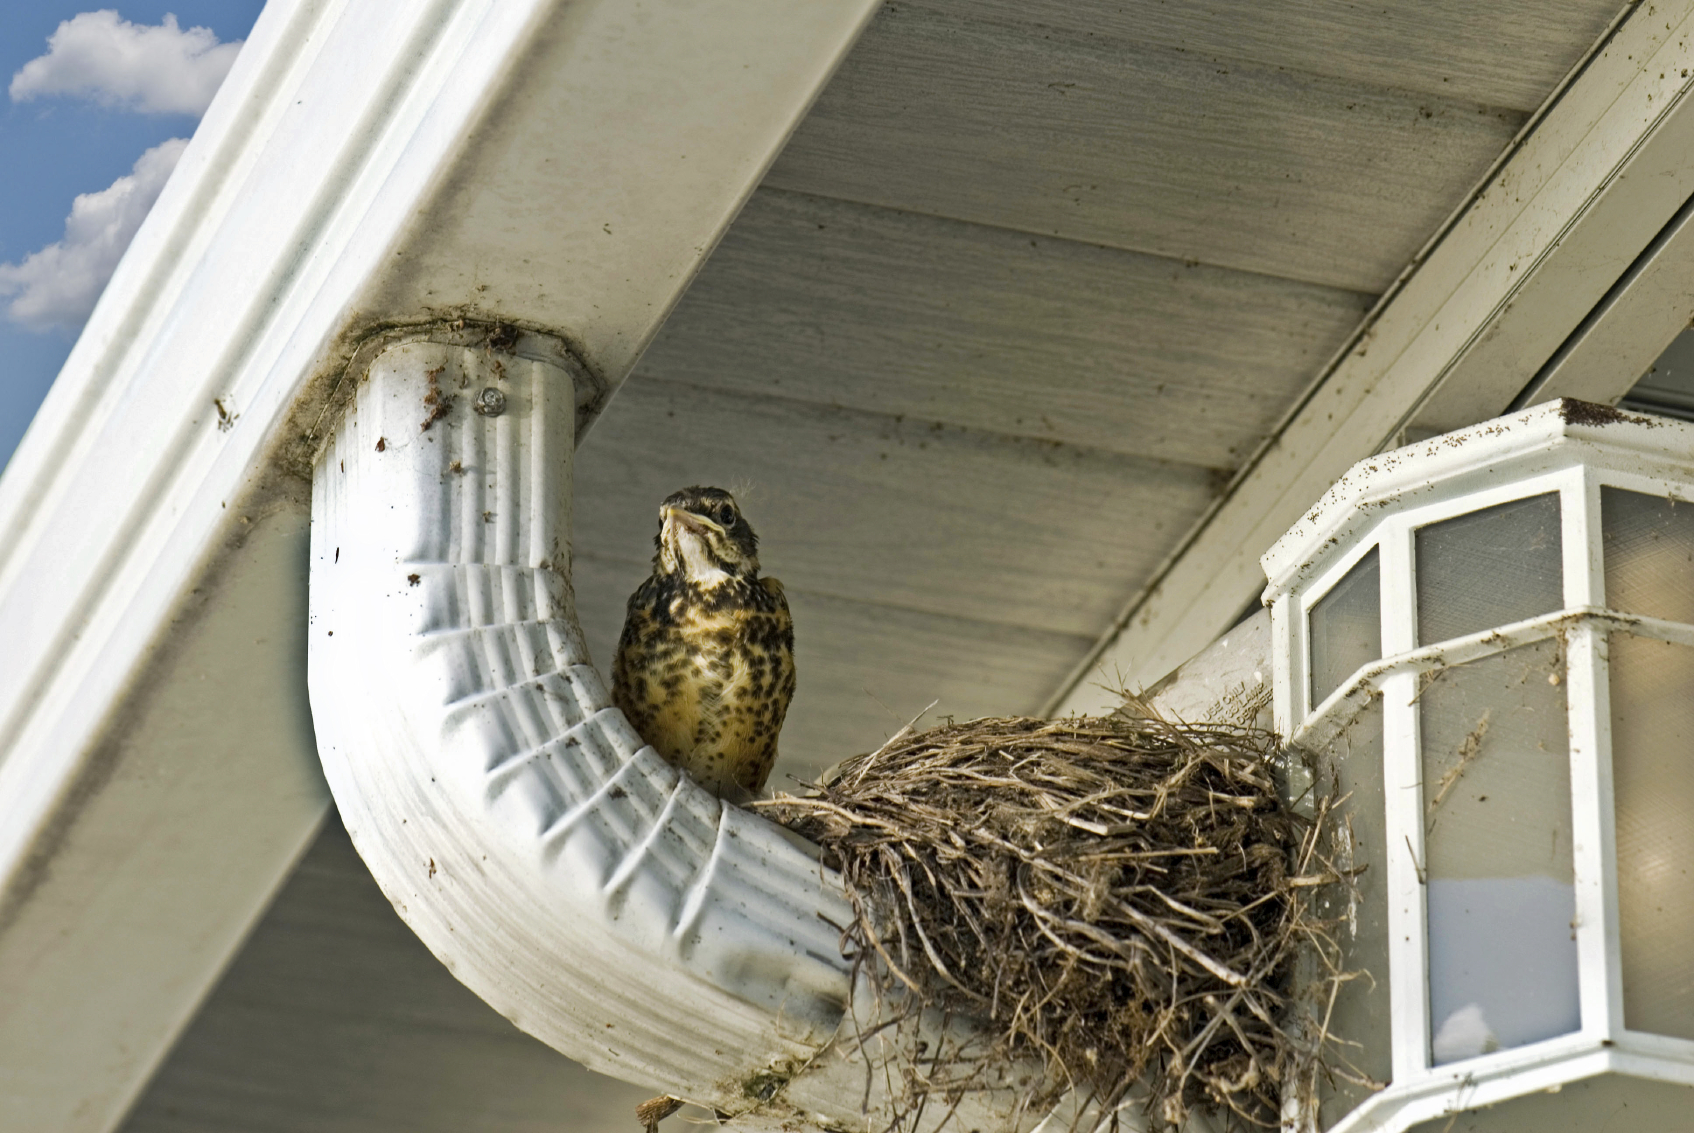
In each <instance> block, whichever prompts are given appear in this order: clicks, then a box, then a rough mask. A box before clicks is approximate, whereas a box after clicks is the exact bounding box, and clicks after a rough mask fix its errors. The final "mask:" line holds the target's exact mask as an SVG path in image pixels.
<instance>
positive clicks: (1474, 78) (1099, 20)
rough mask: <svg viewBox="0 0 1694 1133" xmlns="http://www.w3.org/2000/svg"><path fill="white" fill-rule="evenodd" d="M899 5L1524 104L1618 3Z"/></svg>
mask: <svg viewBox="0 0 1694 1133" xmlns="http://www.w3.org/2000/svg"><path fill="white" fill-rule="evenodd" d="M900 6H901V7H906V8H913V9H920V10H929V11H934V12H938V13H941V14H943V15H947V16H952V17H968V18H970V19H974V20H980V21H989V22H995V23H1003V24H1006V25H1007V26H1010V27H1016V28H1021V29H1024V30H1025V32H1026V34H1029V35H1031V36H1039V35H1041V34H1042V33H1043V31H1045V30H1048V29H1062V30H1064V31H1069V32H1075V33H1081V34H1085V35H1091V36H1099V37H1101V38H1104V39H1117V40H1127V41H1131V42H1136V43H1143V44H1148V45H1159V46H1164V47H1175V48H1180V49H1182V50H1183V51H1189V52H1193V53H1195V54H1198V55H1202V56H1205V57H1207V58H1212V59H1228V60H1234V61H1239V62H1255V63H1263V64H1268V65H1270V66H1273V67H1285V68H1287V69H1289V70H1291V71H1304V72H1307V73H1309V74H1313V75H1328V76H1330V77H1333V78H1338V79H1346V80H1350V81H1352V82H1356V83H1359V84H1361V85H1364V86H1369V87H1375V88H1379V87H1384V86H1386V87H1392V88H1396V89H1399V90H1406V91H1417V92H1421V93H1423V94H1431V95H1437V96H1439V97H1442V98H1449V99H1462V100H1466V101H1471V102H1477V103H1480V104H1483V105H1485V106H1499V107H1507V108H1512V109H1516V110H1521V111H1531V110H1534V109H1535V108H1537V107H1538V106H1540V105H1541V103H1542V101H1543V100H1544V99H1546V97H1547V95H1548V94H1549V93H1550V92H1551V91H1552V89H1553V87H1554V86H1555V85H1556V84H1557V83H1558V82H1559V80H1560V79H1562V78H1563V77H1564V76H1565V73H1566V72H1568V71H1569V70H1570V69H1571V67H1573V66H1575V64H1576V62H1577V61H1578V60H1579V59H1580V58H1581V57H1582V53H1583V51H1584V50H1586V49H1587V48H1588V46H1589V45H1590V44H1592V43H1593V42H1594V41H1595V40H1596V39H1598V38H1599V36H1600V35H1601V34H1602V33H1603V32H1604V31H1605V29H1606V26H1607V25H1608V24H1609V23H1610V22H1611V20H1612V18H1613V17H1614V16H1615V15H1617V13H1618V11H1619V10H1620V9H1621V8H1622V7H1623V5H1622V4H1621V3H1620V0H1495V2H1491V3H1477V2H1476V0H1409V2H1408V0H1398V2H1396V3H1375V4H1337V3H1335V2H1334V0H1199V2H1195V0H1182V2H1179V3H1168V2H1166V3H1155V2H1149V0H1066V2H1065V3H1062V4H1054V3H1031V2H1030V0H900Z"/></svg>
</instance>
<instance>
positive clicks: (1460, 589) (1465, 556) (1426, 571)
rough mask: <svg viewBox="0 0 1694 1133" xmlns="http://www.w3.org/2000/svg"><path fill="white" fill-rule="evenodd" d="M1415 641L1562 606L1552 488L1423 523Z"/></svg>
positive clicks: (1419, 538) (1556, 505)
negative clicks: (1467, 512) (1442, 519)
mask: <svg viewBox="0 0 1694 1133" xmlns="http://www.w3.org/2000/svg"><path fill="white" fill-rule="evenodd" d="M1417 555H1418V641H1419V643H1420V644H1424V645H1428V644H1431V643H1433V642H1437V641H1446V640H1447V639H1449V638H1453V637H1463V636H1464V635H1465V634H1467V633H1476V632H1477V631H1479V630H1485V629H1488V628H1489V627H1491V626H1498V625H1505V624H1506V623H1508V622H1515V621H1521V620H1523V619H1524V618H1533V617H1535V616H1536V615H1537V614H1548V613H1552V612H1553V611H1554V610H1557V609H1560V608H1562V607H1563V606H1564V604H1565V598H1564V586H1565V572H1564V561H1563V558H1562V556H1561V554H1560V551H1559V497H1558V494H1557V493H1549V494H1547V495H1545V496H1531V497H1530V498H1529V499H1527V500H1513V501H1512V502H1511V503H1509V504H1500V505H1498V506H1497V507H1491V508H1484V509H1483V510H1481V511H1473V512H1471V513H1470V514H1469V515H1461V516H1457V517H1455V518H1453V519H1449V520H1446V521H1444V522H1441V523H1432V524H1430V525H1429V526H1428V527H1420V528H1419V529H1418V533H1417Z"/></svg>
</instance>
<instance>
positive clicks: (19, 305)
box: [0, 138, 188, 331]
mask: <svg viewBox="0 0 1694 1133" xmlns="http://www.w3.org/2000/svg"><path fill="white" fill-rule="evenodd" d="M187 145H188V140H187V139H186V138H172V139H170V140H169V141H165V142H160V143H159V144H158V145H156V146H154V147H153V148H152V149H150V150H148V151H147V152H146V153H144V154H142V155H141V156H140V157H139V158H137V159H136V162H135V168H134V169H133V170H132V171H131V172H130V173H128V174H126V175H125V176H123V177H119V178H118V179H117V180H116V181H113V182H112V184H111V185H110V186H109V187H107V188H105V189H101V190H100V191H99V192H98V193H83V194H81V195H80V196H78V197H77V199H76V201H75V202H74V203H73V204H72V205H71V215H70V216H68V217H66V218H65V238H64V239H63V240H60V241H58V242H57V243H54V244H49V245H47V247H45V248H43V249H41V250H40V251H39V252H31V253H30V254H29V255H28V256H25V257H24V260H23V262H22V263H17V264H0V296H15V298H13V299H12V301H11V303H10V304H8V305H7V308H6V313H7V314H8V315H10V316H11V318H12V320H13V321H14V322H18V323H22V324H23V325H24V326H26V327H29V328H30V329H31V330H48V329H50V328H53V327H64V328H66V329H69V330H73V331H74V330H76V329H77V328H78V327H80V326H81V325H82V324H83V322H84V321H85V320H86V319H87V318H88V313H89V312H90V311H92V310H93V309H94V301H95V300H96V299H98V298H100V292H101V291H102V290H104V289H105V286H106V281H107V280H109V279H111V278H112V272H113V270H115V269H116V268H117V266H118V260H119V259H120V258H122V256H123V254H124V249H125V248H128V247H129V242H130V240H131V238H133V237H134V236H135V230H136V229H138V228H140V227H141V222H142V220H143V219H144V218H145V217H146V216H147V210H148V209H150V208H152V207H153V202H154V201H156V200H157V199H158V198H159V191H160V190H161V189H163V188H164V187H165V181H166V180H167V179H168V178H169V177H170V175H171V170H172V169H175V168H176V163H177V159H178V158H180V157H181V156H182V151H183V149H184V148H186V147H187Z"/></svg>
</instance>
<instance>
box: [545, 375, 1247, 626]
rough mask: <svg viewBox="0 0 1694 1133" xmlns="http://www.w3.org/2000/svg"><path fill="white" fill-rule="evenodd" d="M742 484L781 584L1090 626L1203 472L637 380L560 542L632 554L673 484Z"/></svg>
mask: <svg viewBox="0 0 1694 1133" xmlns="http://www.w3.org/2000/svg"><path fill="white" fill-rule="evenodd" d="M700 483H710V484H718V485H720V486H722V487H726V488H730V489H732V490H733V489H736V488H737V487H738V486H739V487H745V488H750V489H751V490H750V491H746V492H743V496H744V502H745V503H746V505H747V511H748V514H749V515H750V516H751V518H752V520H753V525H754V527H755V528H757V530H758V531H759V534H760V536H761V538H762V539H763V541H764V542H763V546H762V548H761V552H760V553H761V557H762V558H763V560H764V563H765V567H766V569H767V570H768V571H769V572H770V573H772V574H775V575H776V576H777V577H779V578H781V579H782V580H783V581H784V582H785V583H787V584H789V585H791V586H794V587H795V588H797V589H801V590H808V591H811V592H813V593H817V594H829V595H834V596H836V597H840V598H849V599H854V600H858V601H864V602H869V603H873V604H877V605H890V606H899V607H903V608H906V609H912V610H919V611H924V612H929V613H936V614H945V615H949V616H952V617H958V618H966V619H974V620H978V621H985V622H995V623H999V624H1003V625H1018V626H1025V627H1028V628H1030V629H1040V630H1049V631H1054V632H1058V633H1067V634H1086V635H1096V634H1098V633H1099V628H1100V626H1102V625H1105V624H1107V623H1109V621H1110V620H1111V618H1112V616H1113V615H1114V614H1115V613H1116V612H1117V610H1118V609H1119V608H1120V607H1121V606H1122V604H1123V602H1124V601H1125V600H1126V599H1127V597H1128V591H1129V589H1130V587H1131V586H1133V585H1134V582H1135V580H1138V579H1141V578H1145V577H1146V576H1147V574H1148V572H1149V571H1151V570H1152V569H1153V567H1154V565H1155V564H1156V563H1157V562H1158V561H1159V560H1160V559H1161V558H1163V557H1164V556H1165V555H1166V554H1167V553H1168V552H1169V551H1170V549H1171V546H1172V544H1173V543H1174V542H1175V540H1176V539H1177V538H1178V537H1179V536H1180V535H1181V533H1182V532H1184V531H1186V530H1187V529H1188V527H1189V526H1190V525H1191V524H1192V523H1193V522H1194V520H1195V519H1196V518H1197V517H1198V516H1199V514H1200V513H1201V511H1202V510H1203V509H1204V508H1205V507H1206V505H1207V503H1208V502H1209V501H1210V500H1211V498H1212V496H1213V494H1214V491H1215V487H1216V484H1215V479H1214V478H1213V477H1212V476H1211V475H1210V474H1209V473H1207V472H1206V471H1205V470H1204V469H1199V468H1195V467H1192V466H1189V465H1181V464H1161V463H1158V462H1154V461H1148V460H1141V459H1138V458H1134V457H1128V456H1122V455H1119V454H1115V453H1108V452H1102V451H1100V450H1098V449H1084V448H1076V447H1073V446H1068V445H1062V444H1057V443H1054V442H1046V441H1036V440H1030V439H1028V438H1021V437H1007V436H1004V435H1001V434H995V433H986V432H980V431H976V430H970V429H962V428H960V427H958V426H952V425H944V424H941V423H939V422H924V421H921V420H918V419H915V418H910V417H908V418H905V419H898V418H895V417H889V416H883V415H879V414H872V413H865V412H861V411H857V410H848V409H841V408H835V407H830V406H820V405H814V404H809V403H804V402H796V401H787V400H782V399H777V398H770V397H761V396H754V395H742V394H735V393H728V392H724V391H720V390H710V389H702V388H701V387H698V386H693V385H688V384H684V383H680V382H668V381H661V380H658V379H655V378H651V377H646V376H642V375H637V376H635V377H632V378H631V379H629V380H628V381H627V382H625V383H624V385H623V388H622V389H621V390H620V391H619V392H618V395H617V397H616V398H615V399H614V400H613V401H612V404H611V405H610V406H609V407H608V409H607V411H606V413H605V415H604V416H603V417H602V418H601V419H600V420H599V421H598V422H597V423H596V425H595V426H594V429H593V431H592V432H590V433H589V435H588V437H587V439H586V441H585V442H584V444H583V448H582V452H581V454H580V456H579V459H578V463H577V469H576V493H575V494H576V510H575V536H574V537H575V541H576V546H577V547H578V548H580V549H581V550H583V551H584V552H588V553H596V554H602V555H606V556H609V557H613V558H619V559H625V560H632V561H638V560H640V559H641V558H644V557H646V556H648V555H650V554H651V553H652V539H653V533H654V531H655V530H656V527H657V516H658V511H657V508H658V504H659V501H660V500H661V499H663V498H664V497H665V496H666V495H668V494H670V493H671V492H673V491H675V490H676V489H678V488H681V487H683V486H685V485H688V484H700Z"/></svg>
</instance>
